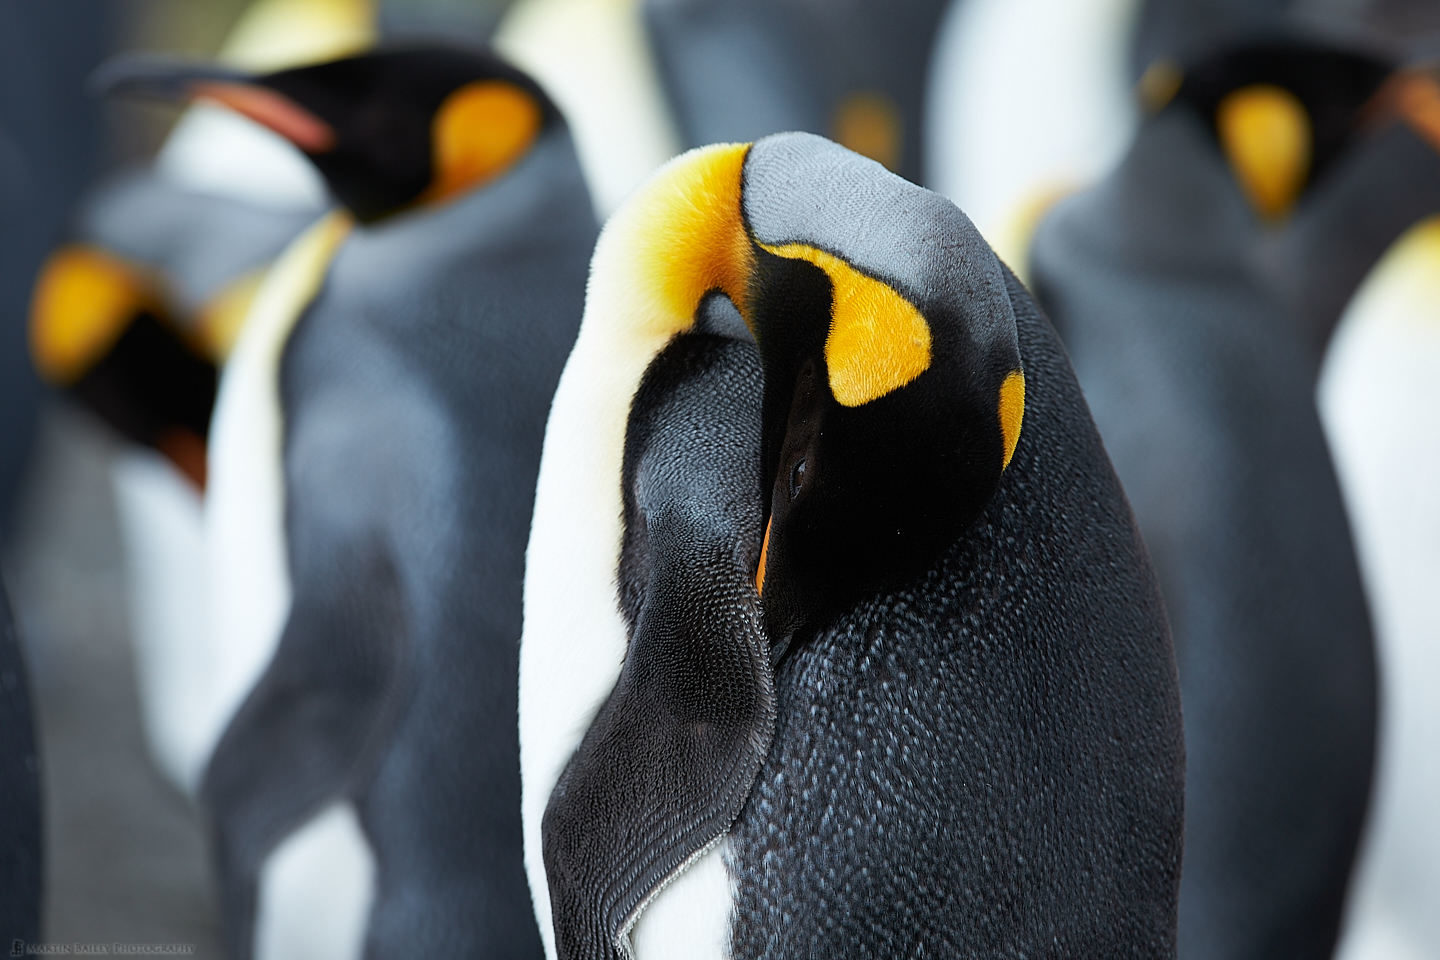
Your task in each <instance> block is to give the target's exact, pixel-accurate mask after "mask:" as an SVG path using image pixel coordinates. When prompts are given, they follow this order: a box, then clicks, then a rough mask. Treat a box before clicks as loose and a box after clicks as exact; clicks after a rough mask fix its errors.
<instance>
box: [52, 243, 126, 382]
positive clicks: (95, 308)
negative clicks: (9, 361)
mask: <svg viewBox="0 0 1440 960" xmlns="http://www.w3.org/2000/svg"><path fill="white" fill-rule="evenodd" d="M151 302H152V297H151V294H150V286H149V284H148V283H147V282H146V280H145V279H144V278H143V277H141V275H140V274H139V273H138V272H137V271H136V270H135V269H134V268H132V267H131V266H130V265H129V264H127V263H125V262H124V261H123V260H120V259H118V258H116V257H113V256H111V255H110V254H108V253H105V252H104V251H103V250H99V249H96V248H94V247H85V246H71V247H63V248H61V249H60V250H59V251H58V252H56V253H55V254H54V255H53V256H51V258H50V259H49V260H48V261H47V262H46V263H45V266H44V268H43V269H41V271H40V277H39V279H38V280H37V281H36V283H35V293H34V296H33V297H32V299H31V301H30V356H31V358H32V359H33V361H34V363H35V369H36V370H38V371H39V372H40V375H41V376H42V377H44V378H45V379H46V380H48V381H50V382H51V383H55V384H69V383H74V382H75V381H77V380H79V379H80V378H81V377H83V376H84V375H85V373H86V371H87V370H89V368H90V367H91V365H92V364H94V363H95V361H97V360H98V359H100V357H102V356H103V355H104V354H105V351H106V350H108V349H109V348H110V346H111V345H112V344H114V343H115V341H116V340H118V339H119V338H120V335H121V334H122V333H124V332H125V328H126V327H128V326H129V325H130V321H131V320H133V319H134V317H135V315H136V314H138V313H140V312H141V311H142V310H144V309H146V308H147V307H148V306H150V305H151Z"/></svg>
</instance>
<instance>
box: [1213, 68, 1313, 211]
mask: <svg viewBox="0 0 1440 960" xmlns="http://www.w3.org/2000/svg"><path fill="white" fill-rule="evenodd" d="M1215 126H1216V129H1217V130H1218V131H1219V134H1220V145H1221V148H1222V149H1223V150H1224V151H1225V157H1226V159H1228V160H1229V161H1230V167H1231V169H1233V170H1234V171H1235V176H1236V179H1238V180H1239V181H1240V187H1241V189H1243V190H1244V191H1245V196H1246V197H1248V198H1249V200H1250V205H1251V206H1252V207H1254V208H1255V212H1256V213H1257V214H1259V215H1260V217H1261V218H1262V219H1265V220H1276V219H1279V218H1280V217H1283V216H1284V215H1285V214H1287V213H1289V212H1290V210H1291V208H1292V207H1294V205H1295V201H1296V200H1297V199H1299V196H1300V191H1301V188H1302V187H1303V186H1304V185H1305V178H1306V176H1307V175H1308V174H1309V173H1310V154H1311V150H1312V146H1311V130H1310V117H1309V115H1308V114H1307V113H1306V112H1305V107H1304V106H1303V105H1302V104H1301V103H1300V100H1299V99H1298V98H1297V97H1296V96H1295V95H1294V94H1292V93H1291V92H1290V91H1288V90H1284V89H1281V88H1280V87H1276V86H1271V85H1270V84H1254V85H1252V86H1248V87H1242V88H1241V89H1239V90H1236V91H1235V92H1234V93H1231V94H1230V95H1229V96H1227V97H1226V98H1225V99H1224V100H1222V101H1220V105H1219V107H1217V108H1216V112H1215Z"/></svg>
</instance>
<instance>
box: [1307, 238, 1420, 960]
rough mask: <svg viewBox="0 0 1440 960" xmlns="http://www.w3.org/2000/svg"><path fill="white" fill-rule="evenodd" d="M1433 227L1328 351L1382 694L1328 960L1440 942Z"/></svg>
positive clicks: (1337, 442) (1368, 290)
mask: <svg viewBox="0 0 1440 960" xmlns="http://www.w3.org/2000/svg"><path fill="white" fill-rule="evenodd" d="M1437 370H1440V218H1432V219H1431V220H1429V221H1427V222H1426V223H1424V224H1422V225H1420V226H1418V227H1416V228H1414V229H1412V230H1411V231H1410V232H1409V233H1407V234H1406V235H1405V236H1404V237H1403V238H1402V239H1401V240H1400V241H1398V242H1397V243H1396V244H1395V245H1394V246H1393V247H1392V248H1391V250H1390V252H1389V253H1387V254H1386V256H1385V258H1384V259H1383V260H1381V262H1380V263H1379V264H1378V265H1377V266H1376V268H1375V269H1374V270H1373V271H1372V272H1371V274H1370V276H1369V277H1368V278H1367V279H1366V281H1365V283H1364V284H1363V285H1362V286H1361V288H1360V290H1359V291H1358V292H1357V293H1356V295H1355V298H1354V299H1353V300H1352V302H1351V305H1350V307H1349V308H1348V309H1347V310H1346V313H1345V316H1344V318H1343V319H1342V320H1341V323H1340V326H1339V328H1338V330H1337V333H1336V335H1335V339H1334V342H1333V343H1332V345H1331V347H1330V351H1329V354H1328V358H1327V361H1326V365H1325V372H1324V376H1323V378H1322V380H1321V385H1320V406H1321V412H1322V414H1323V417H1324V422H1325V426H1326V430H1327V433H1328V435H1329V439H1330V444H1331V449H1332V450H1333V453H1334V457H1335V462H1336V469H1337V471H1338V473H1339V475H1340V479H1341V483H1342V487H1343V490H1344V493H1345V500H1346V503H1347V505H1348V507H1349V510H1350V516H1351V522H1352V525H1353V527H1354V531H1355V541H1356V548H1357V552H1358V553H1359V556H1360V561H1361V569H1362V571H1363V573H1364V577H1365V585H1366V589H1367V592H1368V594H1369V599H1370V606H1371V615H1372V617H1373V618H1374V621H1375V635H1376V644H1377V656H1378V658H1379V661H1380V674H1381V680H1382V683H1383V693H1382V696H1381V698H1380V703H1381V717H1380V741H1379V749H1378V763H1377V768H1376V783H1375V791H1374V794H1373V799H1372V801H1371V809H1370V820H1369V823H1368V825H1367V827H1366V834H1365V837H1364V839H1363V841H1362V847H1361V857H1360V860H1359V861H1358V863H1357V867H1356V873H1355V875H1354V878H1353V881H1352V888H1351V893H1350V903H1349V908H1348V915H1347V921H1348V922H1347V926H1346V930H1345V934H1344V937H1343V939H1342V941H1341V945H1340V949H1339V951H1338V953H1337V957H1339V960H1411V958H1413V960H1420V958H1422V957H1433V956H1434V955H1435V952H1434V951H1435V949H1436V944H1437V943H1440V914H1437V912H1436V910H1435V903H1436V895H1437V891H1440V821H1437V819H1436V816H1435V810H1436V799H1437V798H1440V754H1437V753H1436V750H1435V744H1436V743H1440V696H1437V694H1436V690H1435V678H1436V677H1440V601H1437V589H1440V501H1437V500H1436V491H1437V490H1440V378H1437V376H1436V371H1437Z"/></svg>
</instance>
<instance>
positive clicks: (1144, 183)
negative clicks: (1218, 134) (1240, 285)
mask: <svg viewBox="0 0 1440 960" xmlns="http://www.w3.org/2000/svg"><path fill="white" fill-rule="evenodd" d="M1100 189H1102V190H1105V191H1107V192H1110V193H1112V196H1111V197H1109V198H1106V199H1105V200H1104V201H1102V202H1103V203H1104V207H1105V208H1109V209H1116V210H1121V211H1123V213H1122V214H1121V218H1122V219H1123V224H1124V225H1123V228H1122V229H1123V230H1124V232H1125V233H1126V234H1128V238H1129V242H1128V243H1127V244H1126V245H1127V246H1129V247H1131V248H1132V249H1131V250H1130V251H1127V252H1128V253H1132V254H1133V255H1134V256H1135V257H1136V258H1137V259H1138V261H1140V262H1143V263H1146V264H1148V265H1150V266H1152V267H1155V268H1158V269H1162V270H1166V271H1169V270H1184V271H1187V272H1190V271H1197V270H1198V271H1205V272H1208V271H1209V270H1210V269H1211V268H1212V267H1213V266H1214V265H1215V264H1217V263H1224V264H1227V265H1228V264H1234V263H1236V262H1237V261H1240V260H1243V259H1244V257H1245V255H1246V252H1247V249H1248V248H1249V241H1250V239H1251V238H1253V237H1254V236H1255V235H1256V229H1257V225H1256V223H1255V218H1254V215H1253V214H1252V213H1251V212H1250V208H1249V206H1248V205H1247V204H1246V202H1245V198H1244V196H1243V194H1242V193H1241V191H1240V187H1239V185H1238V184H1237V183H1236V182H1235V180H1234V178H1233V177H1231V176H1230V174H1229V172H1228V170H1227V169H1226V166H1225V162H1224V159H1223V158H1222V157H1221V155H1220V153H1219V151H1218V150H1216V149H1215V148H1214V146H1213V143H1212V141H1211V138H1210V136H1209V134H1208V132H1207V131H1206V130H1205V128H1204V126H1203V125H1202V123H1201V121H1200V120H1199V119H1198V118H1197V117H1195V116H1193V115H1192V114H1190V113H1188V112H1185V111H1182V110H1169V111H1166V112H1164V113H1162V114H1160V115H1158V116H1156V117H1154V118H1152V119H1151V120H1150V121H1149V122H1148V123H1146V124H1145V125H1144V126H1143V127H1142V128H1141V130H1140V132H1139V134H1137V136H1136V137H1135V142H1134V144H1133V145H1132V146H1131V148H1130V152H1129V153H1128V154H1126V156H1125V159H1124V160H1123V161H1121V163H1120V166H1119V167H1118V168H1117V169H1116V171H1115V173H1114V174H1113V175H1112V176H1111V177H1110V178H1109V179H1108V180H1107V181H1106V182H1105V184H1104V185H1103V186H1102V187H1101V188H1100Z"/></svg>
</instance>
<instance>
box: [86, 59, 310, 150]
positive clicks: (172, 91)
mask: <svg viewBox="0 0 1440 960" xmlns="http://www.w3.org/2000/svg"><path fill="white" fill-rule="evenodd" d="M91 84H92V86H93V87H94V88H96V89H97V90H99V91H101V92H103V93H105V94H108V95H111V96H117V95H118V96H128V97H143V98H146V99H151V100H164V101H167V102H171V103H176V102H179V103H183V102H186V101H189V100H208V101H211V102H212V103H218V104H220V105H221V106H224V107H228V108H229V109H231V110H234V111H235V112H236V113H238V114H240V115H241V116H244V117H248V118H249V119H251V120H254V121H255V122H256V123H258V124H260V125H261V126H264V127H268V128H269V129H271V130H273V131H275V132H276V133H278V134H279V135H280V136H282V137H284V138H285V139H286V140H289V141H290V142H291V143H293V144H295V146H297V147H299V148H300V149H301V150H304V151H305V152H306V153H311V154H317V153H326V152H328V151H330V150H332V149H334V147H335V142H336V134H335V130H334V128H333V127H331V126H330V124H328V123H326V122H325V121H324V120H322V119H321V118H320V117H318V116H316V115H315V113H314V112H313V111H311V110H308V109H306V108H305V107H303V106H301V105H300V104H299V103H296V102H295V101H294V100H292V99H291V98H289V97H287V96H285V95H284V94H283V93H280V92H279V91H278V90H272V89H270V88H269V87H268V86H266V85H265V83H264V80H263V78H260V77H256V76H254V75H253V74H249V73H246V72H244V71H240V70H232V69H229V68H226V67H219V66H216V65H214V64H198V63H187V62H184V61H177V60H167V59H162V58H155V57H143V56H129V57H119V58H116V59H115V60H112V61H110V62H109V63H107V64H105V65H104V66H102V67H101V68H100V70H98V71H97V72H96V74H95V76H94V78H93V79H92V81H91Z"/></svg>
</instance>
